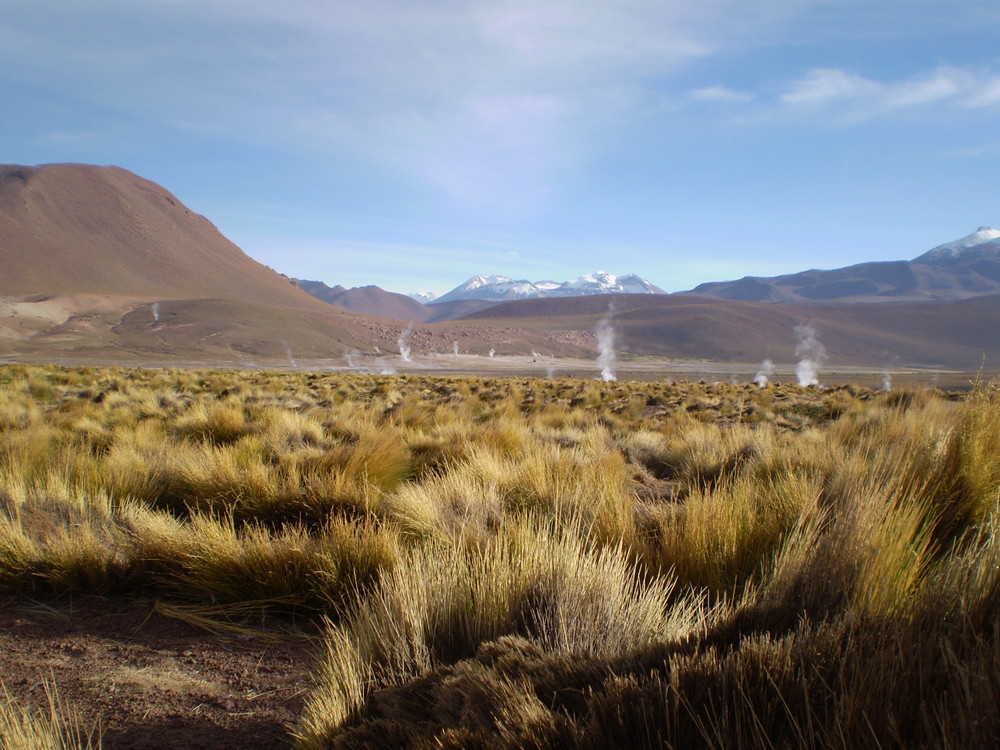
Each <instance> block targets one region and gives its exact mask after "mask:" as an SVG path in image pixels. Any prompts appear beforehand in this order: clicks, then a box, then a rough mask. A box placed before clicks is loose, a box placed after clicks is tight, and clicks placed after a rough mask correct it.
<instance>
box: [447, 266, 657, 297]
mask: <svg viewBox="0 0 1000 750" xmlns="http://www.w3.org/2000/svg"><path fill="white" fill-rule="evenodd" d="M588 294H665V292H664V291H663V290H662V289H660V288H659V287H657V286H654V285H653V284H651V283H649V282H648V281H646V280H645V279H643V278H641V277H639V276H637V275H635V274H634V273H633V274H628V275H627V276H616V275H615V274H613V273H608V272H607V271H596V272H595V273H591V274H587V275H585V276H580V277H578V278H575V279H573V280H572V281H565V282H557V281H536V282H534V283H533V282H530V281H527V280H524V279H521V280H519V281H515V280H513V279H510V278H508V277H506V276H473V277H472V278H471V279H469V280H468V281H466V282H465V283H464V284H461V285H460V286H457V287H455V288H454V289H452V290H451V291H450V292H448V293H447V294H445V295H443V296H441V297H439V298H438V299H436V300H435V302H451V301H453V300H459V299H483V300H493V301H502V300H513V299H528V298H532V297H578V296H581V295H588Z"/></svg>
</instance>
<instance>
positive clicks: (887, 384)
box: [882, 354, 899, 391]
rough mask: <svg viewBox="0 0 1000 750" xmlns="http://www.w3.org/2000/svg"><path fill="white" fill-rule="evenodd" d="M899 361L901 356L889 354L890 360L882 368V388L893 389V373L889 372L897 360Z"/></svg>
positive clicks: (885, 389)
mask: <svg viewBox="0 0 1000 750" xmlns="http://www.w3.org/2000/svg"><path fill="white" fill-rule="evenodd" d="M898 361H899V357H898V356H897V355H895V354H892V355H890V356H889V361H888V362H886V364H885V369H884V370H882V390H883V391H891V390H892V374H891V373H890V372H889V370H890V369H892V368H893V367H894V366H895V364H896V362H898Z"/></svg>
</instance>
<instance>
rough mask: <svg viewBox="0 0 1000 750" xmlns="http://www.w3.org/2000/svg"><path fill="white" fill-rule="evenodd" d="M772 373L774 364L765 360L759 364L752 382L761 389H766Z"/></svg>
mask: <svg viewBox="0 0 1000 750" xmlns="http://www.w3.org/2000/svg"><path fill="white" fill-rule="evenodd" d="M773 372H774V362H772V361H771V360H769V359H765V360H764V361H763V362H761V363H760V369H759V370H758V371H757V374H756V375H754V376H753V382H755V383H756V384H757V385H758V386H760V387H761V388H767V383H768V378H770V377H771V374H772V373H773Z"/></svg>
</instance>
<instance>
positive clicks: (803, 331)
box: [795, 325, 826, 386]
mask: <svg viewBox="0 0 1000 750" xmlns="http://www.w3.org/2000/svg"><path fill="white" fill-rule="evenodd" d="M795 340H796V344H795V356H797V357H800V359H799V363H798V364H797V365H796V366H795V377H797V378H798V380H799V385H803V386H805V385H819V377H818V374H819V366H820V365H821V364H823V362H825V361H826V348H825V347H824V346H823V345H822V344H821V343H819V339H818V338H816V329H815V328H813V327H811V326H807V325H799V326H795Z"/></svg>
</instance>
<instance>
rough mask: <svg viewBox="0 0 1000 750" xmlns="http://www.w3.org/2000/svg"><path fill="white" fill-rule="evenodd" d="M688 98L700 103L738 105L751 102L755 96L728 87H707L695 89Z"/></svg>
mask: <svg viewBox="0 0 1000 750" xmlns="http://www.w3.org/2000/svg"><path fill="white" fill-rule="evenodd" d="M688 96H690V97H691V98H692V99H695V100H696V101H700V102H709V103H719V104H739V103H744V102H749V101H751V100H753V99H754V96H755V95H754V94H753V93H751V92H749V91H736V90H735V89H731V88H729V87H728V86H709V87H707V88H703V89H695V90H694V91H692V92H690V94H688Z"/></svg>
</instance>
